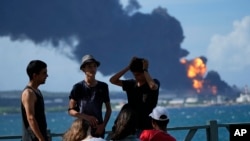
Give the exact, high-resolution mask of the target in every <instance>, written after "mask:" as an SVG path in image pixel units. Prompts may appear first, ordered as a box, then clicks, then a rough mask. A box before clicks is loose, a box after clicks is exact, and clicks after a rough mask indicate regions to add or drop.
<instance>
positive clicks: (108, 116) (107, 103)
mask: <svg viewBox="0 0 250 141" xmlns="http://www.w3.org/2000/svg"><path fill="white" fill-rule="evenodd" d="M105 107H106V113H105V116H104V120H103V123H104V126H105V127H106V125H107V124H108V121H109V118H110V115H111V113H112V109H111V105H110V102H106V103H105Z"/></svg>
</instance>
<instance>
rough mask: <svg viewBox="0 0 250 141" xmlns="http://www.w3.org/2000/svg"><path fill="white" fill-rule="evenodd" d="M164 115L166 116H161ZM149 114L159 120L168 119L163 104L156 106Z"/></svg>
mask: <svg viewBox="0 0 250 141" xmlns="http://www.w3.org/2000/svg"><path fill="white" fill-rule="evenodd" d="M163 115H165V116H166V118H161V116H163ZM149 116H150V117H151V118H153V119H155V120H159V121H166V120H168V111H167V108H165V107H163V106H156V107H155V108H154V109H153V111H152V113H150V114H149Z"/></svg>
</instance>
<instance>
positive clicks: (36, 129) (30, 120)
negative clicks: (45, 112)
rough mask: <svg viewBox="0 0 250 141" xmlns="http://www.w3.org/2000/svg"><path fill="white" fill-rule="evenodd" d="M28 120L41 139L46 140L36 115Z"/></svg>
mask: <svg viewBox="0 0 250 141" xmlns="http://www.w3.org/2000/svg"><path fill="white" fill-rule="evenodd" d="M28 122H29V125H30V128H31V130H32V131H33V133H34V134H35V136H36V137H37V138H38V139H39V140H44V137H43V135H42V133H41V131H40V129H39V126H38V123H37V121H36V119H35V118H34V117H29V118H28Z"/></svg>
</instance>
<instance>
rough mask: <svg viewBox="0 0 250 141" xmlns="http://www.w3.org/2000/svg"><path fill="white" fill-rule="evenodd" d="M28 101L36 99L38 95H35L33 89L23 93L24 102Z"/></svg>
mask: <svg viewBox="0 0 250 141" xmlns="http://www.w3.org/2000/svg"><path fill="white" fill-rule="evenodd" d="M26 99H33V100H35V99H36V95H35V94H34V91H33V90H31V89H25V90H23V92H22V100H26Z"/></svg>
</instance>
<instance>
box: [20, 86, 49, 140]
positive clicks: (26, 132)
mask: <svg viewBox="0 0 250 141" xmlns="http://www.w3.org/2000/svg"><path fill="white" fill-rule="evenodd" d="M25 89H31V90H33V92H34V93H35V95H36V97H37V100H36V102H35V107H34V111H35V119H36V121H37V124H38V127H39V129H40V131H41V133H42V135H43V136H44V138H45V140H48V137H47V122H46V116H45V109H44V99H43V96H42V94H41V92H40V91H39V90H38V91H36V90H34V89H33V88H32V87H29V86H26V87H25V88H24V90H25ZM21 112H22V124H23V133H22V140H23V141H38V139H37V138H36V136H35V135H34V133H33V131H32V130H31V128H30V125H29V122H28V120H27V115H26V112H25V108H24V106H23V103H22V102H21Z"/></svg>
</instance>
